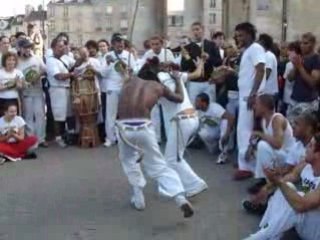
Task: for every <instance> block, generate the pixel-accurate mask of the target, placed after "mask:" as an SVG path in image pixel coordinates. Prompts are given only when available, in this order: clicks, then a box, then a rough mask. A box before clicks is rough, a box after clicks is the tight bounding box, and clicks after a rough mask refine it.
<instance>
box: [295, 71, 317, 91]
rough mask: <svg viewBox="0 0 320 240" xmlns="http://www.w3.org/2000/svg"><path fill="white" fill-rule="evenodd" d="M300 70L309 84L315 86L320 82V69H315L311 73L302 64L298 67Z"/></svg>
mask: <svg viewBox="0 0 320 240" xmlns="http://www.w3.org/2000/svg"><path fill="white" fill-rule="evenodd" d="M298 71H299V73H300V75H301V77H302V78H303V80H304V81H305V82H307V83H308V85H310V86H312V87H314V86H316V85H318V84H319V81H320V71H319V70H313V71H312V72H311V74H309V73H308V72H307V71H306V69H305V68H304V67H303V66H300V67H299V68H298Z"/></svg>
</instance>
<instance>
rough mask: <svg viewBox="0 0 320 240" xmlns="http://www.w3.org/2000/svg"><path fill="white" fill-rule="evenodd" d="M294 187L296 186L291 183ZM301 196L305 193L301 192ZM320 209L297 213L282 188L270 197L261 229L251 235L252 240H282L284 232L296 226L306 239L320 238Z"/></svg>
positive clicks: (314, 239) (301, 235)
mask: <svg viewBox="0 0 320 240" xmlns="http://www.w3.org/2000/svg"><path fill="white" fill-rule="evenodd" d="M290 186H291V187H292V188H294V186H293V185H292V184H290ZM299 194H300V195H301V196H302V195H303V193H299ZM319 224H320V211H319V210H312V211H309V212H307V213H301V214H300V213H297V212H295V211H294V210H293V208H292V207H291V206H290V205H289V203H288V201H287V200H286V199H285V197H284V196H283V194H282V192H281V191H280V190H277V191H276V192H275V194H274V195H273V196H272V197H271V198H270V200H269V203H268V208H267V210H266V212H265V214H264V216H263V218H262V220H261V222H260V225H259V226H260V228H261V229H260V230H259V231H258V232H257V233H255V234H253V235H251V238H250V239H252V240H254V239H256V240H278V239H279V240H280V239H281V237H282V235H283V233H285V232H286V231H288V230H290V229H291V228H293V227H295V228H296V230H297V232H298V234H299V236H300V237H301V238H302V239H304V240H316V239H320V228H319V226H320V225H319Z"/></svg>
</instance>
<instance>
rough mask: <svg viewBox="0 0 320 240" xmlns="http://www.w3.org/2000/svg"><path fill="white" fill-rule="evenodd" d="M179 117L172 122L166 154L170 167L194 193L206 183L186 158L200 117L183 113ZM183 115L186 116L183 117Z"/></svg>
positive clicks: (188, 189)
mask: <svg viewBox="0 0 320 240" xmlns="http://www.w3.org/2000/svg"><path fill="white" fill-rule="evenodd" d="M179 117H180V118H179ZM179 117H177V120H173V121H171V122H170V127H169V131H168V134H169V135H168V140H167V144H166V149H165V154H164V156H165V159H166V161H167V163H168V165H169V167H171V168H173V169H174V170H175V171H176V172H177V173H178V175H179V177H180V179H181V181H182V184H183V187H184V189H185V191H186V193H193V192H196V191H197V190H198V189H200V188H202V187H203V186H204V185H206V183H205V182H204V180H203V179H201V178H200V177H199V176H198V175H197V174H196V173H195V172H194V171H193V170H192V168H191V167H190V165H189V164H188V163H187V161H186V159H185V158H184V153H185V150H186V147H187V144H188V142H189V140H190V138H192V136H193V135H194V134H195V133H196V132H197V129H198V126H199V119H198V117H197V116H184V115H181V116H179ZM183 117H186V118H185V119H182V118H183ZM178 158H179V159H178Z"/></svg>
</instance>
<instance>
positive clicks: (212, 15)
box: [209, 13, 217, 24]
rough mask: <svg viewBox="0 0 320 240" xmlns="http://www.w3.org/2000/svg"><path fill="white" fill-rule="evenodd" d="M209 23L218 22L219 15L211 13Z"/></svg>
mask: <svg viewBox="0 0 320 240" xmlns="http://www.w3.org/2000/svg"><path fill="white" fill-rule="evenodd" d="M209 23H210V24H216V23H217V16H216V14H215V13H210V14H209Z"/></svg>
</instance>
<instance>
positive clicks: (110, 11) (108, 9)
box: [107, 6, 113, 15]
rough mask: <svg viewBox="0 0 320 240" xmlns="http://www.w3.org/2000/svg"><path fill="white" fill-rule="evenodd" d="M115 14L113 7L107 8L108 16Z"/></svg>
mask: <svg viewBox="0 0 320 240" xmlns="http://www.w3.org/2000/svg"><path fill="white" fill-rule="evenodd" d="M112 12H113V7H112V6H107V14H108V15H110V14H112Z"/></svg>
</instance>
